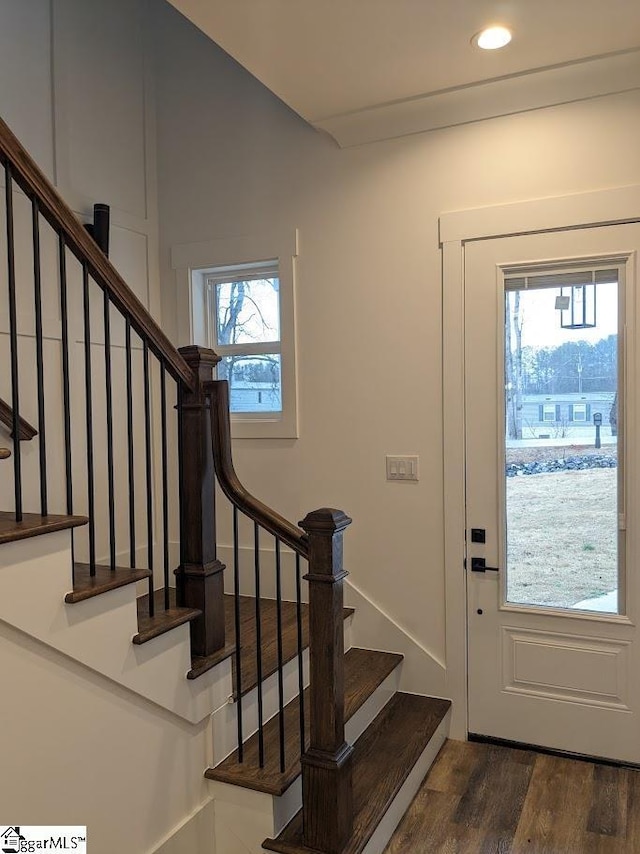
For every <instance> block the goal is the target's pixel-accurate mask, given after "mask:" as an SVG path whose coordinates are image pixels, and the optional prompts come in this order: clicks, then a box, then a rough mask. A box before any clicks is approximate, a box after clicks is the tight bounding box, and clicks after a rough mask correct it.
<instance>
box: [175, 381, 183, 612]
mask: <svg viewBox="0 0 640 854" xmlns="http://www.w3.org/2000/svg"><path fill="white" fill-rule="evenodd" d="M176 395H177V402H176V403H177V405H176V410H177V413H178V511H179V512H178V519H179V521H178V525H179V528H180V566H184V564H185V560H184V548H183V543H184V532H183V526H184V521H183V519H182V502H183V485H182V455H183V453H184V437H183V434H182V383H181V382H180V380H177V383H176ZM176 593H177V591H176ZM177 604H178V605H180V602H178V603H177Z"/></svg>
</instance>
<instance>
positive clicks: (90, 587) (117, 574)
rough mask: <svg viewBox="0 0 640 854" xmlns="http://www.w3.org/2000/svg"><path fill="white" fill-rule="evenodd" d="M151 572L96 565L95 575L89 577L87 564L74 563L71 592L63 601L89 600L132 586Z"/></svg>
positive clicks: (89, 570) (89, 568)
mask: <svg viewBox="0 0 640 854" xmlns="http://www.w3.org/2000/svg"><path fill="white" fill-rule="evenodd" d="M150 575H151V571H150V570H148V569H130V568H129V567H120V566H116V567H114V568H113V569H112V568H111V567H110V566H102V565H97V566H96V567H95V575H91V567H90V566H89V564H88V563H75V564H74V565H73V590H72V591H71V592H70V593H67V595H66V596H65V597H64V601H65V602H67V603H69V604H72V603H74V602H83V601H84V600H85V599H91V598H92V597H93V596H99V595H100V594H101V593H106V592H107V590H116V589H117V588H118V587H124V586H125V585H126V584H133V583H134V582H136V581H142V580H143V579H145V578H149V576H150Z"/></svg>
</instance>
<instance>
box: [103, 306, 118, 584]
mask: <svg viewBox="0 0 640 854" xmlns="http://www.w3.org/2000/svg"><path fill="white" fill-rule="evenodd" d="M103 309H104V374H105V384H106V385H105V390H106V405H107V410H106V414H107V484H108V485H107V489H108V500H109V561H110V566H111V569H112V570H113V569H115V568H116V511H115V484H114V474H113V388H112V386H111V314H110V308H109V294H108V293H107V292H106V291H105V292H104V306H103Z"/></svg>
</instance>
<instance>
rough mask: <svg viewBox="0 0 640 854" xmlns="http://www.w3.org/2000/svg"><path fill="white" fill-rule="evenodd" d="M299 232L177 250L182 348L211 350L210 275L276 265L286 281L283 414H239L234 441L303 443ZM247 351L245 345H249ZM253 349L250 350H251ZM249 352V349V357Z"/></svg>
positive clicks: (283, 289)
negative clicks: (298, 338) (299, 399)
mask: <svg viewBox="0 0 640 854" xmlns="http://www.w3.org/2000/svg"><path fill="white" fill-rule="evenodd" d="M298 254H299V252H298V231H297V229H291V230H287V231H286V232H283V231H280V232H279V233H276V234H269V233H267V232H265V233H264V234H261V235H259V236H257V235H256V236H249V235H240V236H233V237H228V238H220V239H219V240H213V241H207V242H203V243H187V244H180V245H176V246H174V247H172V250H171V263H172V267H173V269H174V270H175V271H176V277H177V282H178V326H179V329H178V338H179V343H180V345H182V344H198V345H200V346H202V347H209V346H210V345H209V341H210V340H211V339H210V337H209V330H208V321H207V318H208V312H207V291H208V287H207V286H206V280H207V274H209V276H210V273H211V271H212V270H213V268H216V271H217V270H218V269H219V268H223V269H224V268H225V267H237V266H239V265H252V266H255V269H256V270H259V269H260V265H262V267H263V268H264V264H265V260H267V259H270V260H272V261H276V262H277V265H278V277H279V281H280V288H279V294H280V349H279V352H280V354H281V380H282V404H283V410H282V413H263V412H256V413H233V414H232V416H231V435H232V437H233V438H234V439H269V438H276V439H296V438H297V437H298V406H297V397H298V395H297V370H296V329H295V276H296V259H297V257H298ZM243 346H244V345H243ZM249 346H250V345H249ZM245 351H246V350H244V349H243V352H245Z"/></svg>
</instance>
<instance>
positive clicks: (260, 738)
mask: <svg viewBox="0 0 640 854" xmlns="http://www.w3.org/2000/svg"><path fill="white" fill-rule="evenodd" d="M253 549H254V565H255V587H256V673H257V677H258V688H257V690H258V764H259V766H260V768H264V727H263V709H262V619H261V606H260V529H259V528H258V523H257V522H254V523H253Z"/></svg>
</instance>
